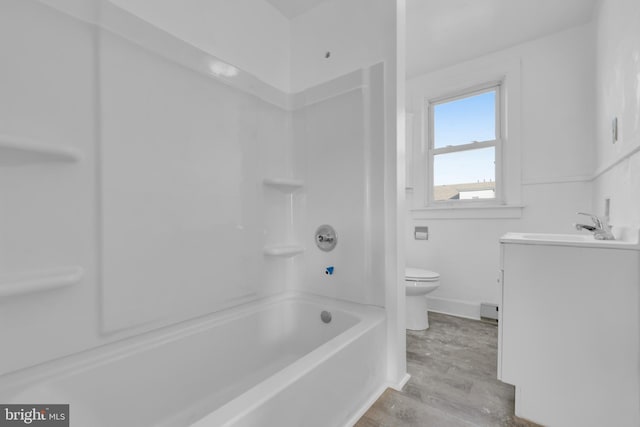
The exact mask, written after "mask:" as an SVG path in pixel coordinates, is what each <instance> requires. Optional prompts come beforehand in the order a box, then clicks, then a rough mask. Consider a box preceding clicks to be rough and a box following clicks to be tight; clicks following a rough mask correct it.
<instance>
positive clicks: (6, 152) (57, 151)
mask: <svg viewBox="0 0 640 427" xmlns="http://www.w3.org/2000/svg"><path fill="white" fill-rule="evenodd" d="M78 160H79V157H78V155H77V153H75V152H74V151H73V150H71V149H68V148H62V147H52V146H49V145H46V144H42V143H40V142H36V141H32V140H29V139H26V138H19V137H15V136H9V135H0V166H19V165H27V164H33V163H50V162H54V163H73V162H77V161H78Z"/></svg>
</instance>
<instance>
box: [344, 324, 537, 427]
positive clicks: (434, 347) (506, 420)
mask: <svg viewBox="0 0 640 427" xmlns="http://www.w3.org/2000/svg"><path fill="white" fill-rule="evenodd" d="M429 324H430V327H429V329H427V330H426V331H407V370H408V371H409V374H410V375H411V379H410V380H409V382H408V383H407V384H406V385H405V386H404V389H403V390H402V392H398V391H395V390H392V389H387V391H385V392H384V394H383V395H382V396H381V397H380V398H379V399H378V400H377V401H376V403H374V405H373V406H372V407H371V408H370V409H369V410H368V411H367V413H366V414H364V416H363V417H362V418H361V419H360V421H358V423H357V424H356V427H403V426H419V427H430V426H433V427H458V426H464V427H468V426H510V427H515V426H519V427H525V426H526V427H530V426H535V424H532V423H529V422H527V421H524V420H521V419H518V418H516V417H515V416H514V414H513V411H514V388H513V387H512V386H510V385H508V384H504V383H502V382H500V381H498V380H497V379H496V365H497V363H496V361H497V357H498V356H497V355H498V327H497V325H495V324H492V323H487V322H481V321H477V320H469V319H462V318H459V317H453V316H447V315H444V314H438V313H429Z"/></svg>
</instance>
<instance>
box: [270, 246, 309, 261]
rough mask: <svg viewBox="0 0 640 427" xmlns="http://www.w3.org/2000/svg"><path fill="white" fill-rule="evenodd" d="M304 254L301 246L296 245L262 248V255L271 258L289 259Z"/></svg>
mask: <svg viewBox="0 0 640 427" xmlns="http://www.w3.org/2000/svg"><path fill="white" fill-rule="evenodd" d="M303 252H304V248H303V247H302V246H297V245H281V246H280V245H277V246H266V247H265V248H264V254H265V255H267V256H273V257H282V258H291V257H294V256H296V255H299V254H301V253H303Z"/></svg>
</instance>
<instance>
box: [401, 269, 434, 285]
mask: <svg viewBox="0 0 640 427" xmlns="http://www.w3.org/2000/svg"><path fill="white" fill-rule="evenodd" d="M404 278H405V280H408V281H410V282H436V281H438V280H440V275H439V274H438V273H436V272H435V271H430V270H423V269H421V268H412V267H407V268H405V270H404Z"/></svg>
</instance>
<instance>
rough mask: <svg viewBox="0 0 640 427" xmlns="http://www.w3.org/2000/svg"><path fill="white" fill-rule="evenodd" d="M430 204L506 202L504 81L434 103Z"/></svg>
mask: <svg viewBox="0 0 640 427" xmlns="http://www.w3.org/2000/svg"><path fill="white" fill-rule="evenodd" d="M427 111H428V129H429V150H428V162H429V168H428V169H429V174H428V179H429V185H428V186H427V191H428V194H427V198H428V203H429V204H430V205H436V204H461V203H478V202H485V203H487V202H488V203H495V202H497V201H501V199H502V194H501V182H500V176H501V165H500V161H499V160H500V158H501V146H502V138H501V113H500V112H501V107H500V83H492V84H487V85H483V86H480V87H477V88H474V89H471V90H466V91H464V92H461V93H458V94H455V95H453V96H447V97H444V98H439V99H436V100H431V101H429V102H428V108H427Z"/></svg>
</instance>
